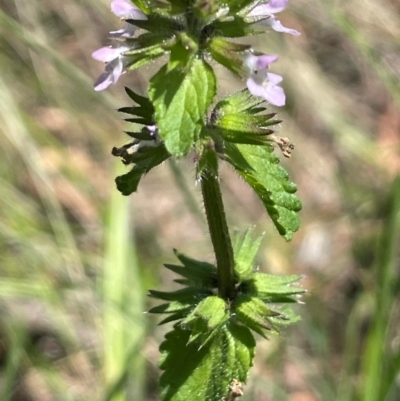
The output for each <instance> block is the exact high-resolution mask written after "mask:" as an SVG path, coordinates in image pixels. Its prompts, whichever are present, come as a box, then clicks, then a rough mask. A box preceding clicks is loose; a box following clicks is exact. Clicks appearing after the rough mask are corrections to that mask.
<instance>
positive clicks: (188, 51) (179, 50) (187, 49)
mask: <svg viewBox="0 0 400 401" xmlns="http://www.w3.org/2000/svg"><path fill="white" fill-rule="evenodd" d="M177 39H179V40H177V42H176V43H175V44H174V45H173V46H172V47H171V48H170V49H168V50H169V51H170V56H169V62H168V72H170V71H172V70H173V69H174V68H181V69H186V68H187V66H188V65H189V63H190V62H191V61H192V60H193V58H194V57H195V55H196V53H197V51H198V44H197V43H196V42H195V41H194V40H193V39H192V38H191V37H190V36H189V35H188V34H187V33H186V32H181V33H180V34H179V35H177Z"/></svg>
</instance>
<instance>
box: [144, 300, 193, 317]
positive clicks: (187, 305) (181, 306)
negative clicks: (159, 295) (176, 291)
mask: <svg viewBox="0 0 400 401" xmlns="http://www.w3.org/2000/svg"><path fill="white" fill-rule="evenodd" d="M195 304H196V302H194V300H187V301H186V302H178V301H172V302H169V303H167V304H161V305H157V306H154V307H153V308H151V309H149V313H176V312H186V313H187V314H189V313H190V311H191V310H192V309H193V308H194V305H195Z"/></svg>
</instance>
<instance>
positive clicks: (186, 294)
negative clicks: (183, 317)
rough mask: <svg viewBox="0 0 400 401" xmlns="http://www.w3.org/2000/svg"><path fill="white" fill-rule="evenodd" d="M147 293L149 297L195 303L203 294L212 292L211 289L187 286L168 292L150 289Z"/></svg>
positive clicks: (206, 294)
mask: <svg viewBox="0 0 400 401" xmlns="http://www.w3.org/2000/svg"><path fill="white" fill-rule="evenodd" d="M149 293H150V294H149V295H150V296H151V297H153V298H157V299H161V300H163V301H179V302H183V303H186V302H189V303H196V304H197V303H198V302H199V300H200V299H202V298H204V296H208V295H211V294H212V292H211V291H209V290H207V289H204V288H202V287H187V288H182V289H180V290H177V291H170V292H164V291H154V290H150V291H149ZM191 301H193V302H191Z"/></svg>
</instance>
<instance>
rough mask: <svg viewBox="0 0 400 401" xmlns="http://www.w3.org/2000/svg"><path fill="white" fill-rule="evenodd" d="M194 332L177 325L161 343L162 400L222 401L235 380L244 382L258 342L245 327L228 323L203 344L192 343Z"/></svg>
mask: <svg viewBox="0 0 400 401" xmlns="http://www.w3.org/2000/svg"><path fill="white" fill-rule="evenodd" d="M190 334H191V332H190V331H189V330H184V329H183V328H182V327H181V326H180V325H175V326H174V329H173V331H171V332H170V333H168V334H167V335H166V337H165V338H166V339H165V341H164V342H163V343H162V344H161V346H160V351H161V354H162V356H161V360H160V368H161V369H162V370H164V373H163V374H162V376H161V379H160V384H161V386H162V388H163V392H162V400H163V401H187V400H190V401H221V399H222V397H225V396H227V395H228V393H229V385H230V384H231V383H232V381H233V380H234V379H236V380H238V381H240V382H245V381H246V378H247V373H248V371H249V369H250V367H251V365H252V360H253V356H254V347H255V341H254V338H253V336H252V334H251V332H250V331H249V330H248V329H247V328H246V327H243V326H239V325H236V324H235V323H233V322H229V323H227V324H226V325H223V326H222V327H221V328H220V329H219V331H218V333H217V334H216V335H214V336H213V338H212V339H211V340H210V341H209V342H208V343H207V344H206V345H204V346H203V347H199V344H198V343H196V342H191V343H189V338H190Z"/></svg>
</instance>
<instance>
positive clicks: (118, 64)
mask: <svg viewBox="0 0 400 401" xmlns="http://www.w3.org/2000/svg"><path fill="white" fill-rule="evenodd" d="M128 50H129V48H128V47H125V46H120V47H102V48H100V49H98V50H96V51H95V52H93V53H92V57H93V58H94V59H95V60H99V61H103V62H105V63H106V66H105V72H104V73H103V74H101V75H100V76H99V78H97V80H96V82H95V84H94V89H95V90H96V91H102V90H104V89H106V88H108V87H109V86H110V85H111V84H115V83H116V82H117V81H118V79H119V77H120V76H121V75H122V74H123V73H124V72H125V71H124V69H125V67H126V63H127V58H126V57H124V55H123V53H124V52H126V51H128Z"/></svg>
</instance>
